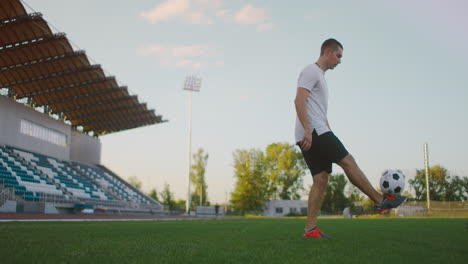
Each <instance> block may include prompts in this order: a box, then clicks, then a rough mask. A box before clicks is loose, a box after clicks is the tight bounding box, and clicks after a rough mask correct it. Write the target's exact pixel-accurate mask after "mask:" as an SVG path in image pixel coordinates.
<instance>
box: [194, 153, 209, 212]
mask: <svg viewBox="0 0 468 264" xmlns="http://www.w3.org/2000/svg"><path fill="white" fill-rule="evenodd" d="M192 158H193V165H192V166H191V169H190V181H191V182H192V184H193V186H194V189H195V190H194V192H193V193H192V195H191V203H192V204H191V205H192V206H193V205H205V204H206V202H207V200H208V197H207V188H208V186H207V184H206V180H205V171H206V165H207V163H208V153H206V154H205V152H204V150H203V149H202V148H199V149H198V151H197V153H195V154H193V155H192Z"/></svg>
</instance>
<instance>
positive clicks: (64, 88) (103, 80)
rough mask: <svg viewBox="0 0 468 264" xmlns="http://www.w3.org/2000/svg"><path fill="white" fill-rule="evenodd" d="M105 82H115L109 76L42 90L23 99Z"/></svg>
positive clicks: (25, 95)
mask: <svg viewBox="0 0 468 264" xmlns="http://www.w3.org/2000/svg"><path fill="white" fill-rule="evenodd" d="M105 81H115V77H114V76H109V77H105V78H99V79H94V80H89V81H86V82H82V83H74V84H70V85H67V86H59V87H54V88H50V89H48V90H43V91H38V92H32V93H28V94H24V95H23V97H28V96H38V95H45V94H48V93H56V92H60V91H62V90H66V89H78V88H81V87H83V86H87V85H92V84H97V83H100V82H105Z"/></svg>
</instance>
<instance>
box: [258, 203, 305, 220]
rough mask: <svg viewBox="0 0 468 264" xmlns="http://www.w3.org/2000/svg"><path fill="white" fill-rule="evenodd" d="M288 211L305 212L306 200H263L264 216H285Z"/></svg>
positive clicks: (303, 213)
mask: <svg viewBox="0 0 468 264" xmlns="http://www.w3.org/2000/svg"><path fill="white" fill-rule="evenodd" d="M289 213H295V214H300V215H306V214H307V200H272V201H267V202H265V208H264V209H263V215H264V216H285V215H287V214H289Z"/></svg>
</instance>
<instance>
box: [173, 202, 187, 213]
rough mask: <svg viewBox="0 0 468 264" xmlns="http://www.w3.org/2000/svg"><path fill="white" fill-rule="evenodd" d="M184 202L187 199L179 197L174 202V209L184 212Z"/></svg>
mask: <svg viewBox="0 0 468 264" xmlns="http://www.w3.org/2000/svg"><path fill="white" fill-rule="evenodd" d="M186 202H187V201H185V200H181V199H179V200H177V201H176V202H175V207H176V208H175V210H177V211H181V212H185V203H186Z"/></svg>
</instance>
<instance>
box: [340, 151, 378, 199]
mask: <svg viewBox="0 0 468 264" xmlns="http://www.w3.org/2000/svg"><path fill="white" fill-rule="evenodd" d="M338 165H340V167H341V168H343V170H344V171H345V174H346V176H347V177H348V179H349V180H350V181H351V183H352V184H354V185H355V186H356V187H358V188H359V190H361V191H362V192H363V193H365V194H366V195H367V196H368V197H369V198H370V199H371V200H372V201H374V203H376V204H380V203H381V202H382V201H383V195H382V194H380V193H379V192H377V191H376V190H375V189H374V187H372V185H371V184H370V182H369V180H368V179H367V177H366V175H364V173H363V172H362V171H361V169H360V168H359V167H358V165H357V163H356V161H355V160H354V158H353V156H351V154H348V155H347V156H346V157H344V158H343V159H342V160H341V161H340V162H338Z"/></svg>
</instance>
